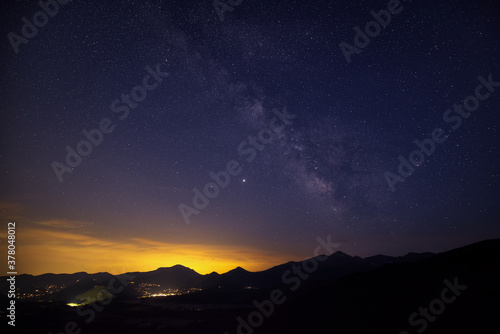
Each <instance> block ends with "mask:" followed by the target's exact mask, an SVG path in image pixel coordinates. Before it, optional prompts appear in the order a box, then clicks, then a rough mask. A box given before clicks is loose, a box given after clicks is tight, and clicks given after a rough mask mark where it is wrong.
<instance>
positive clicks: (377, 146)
mask: <svg viewBox="0 0 500 334" xmlns="http://www.w3.org/2000/svg"><path fill="white" fill-rule="evenodd" d="M49 2H50V1H49ZM62 3H64V1H62ZM232 3H233V5H230V1H226V4H224V1H220V2H219V7H218V9H216V8H215V7H214V4H213V2H212V1H210V0H202V1H190V0H187V1H180V0H179V1H177V0H176V1H159V0H149V1H148V0H144V1H131V0H119V1H94V0H92V1H68V2H67V3H66V4H64V5H63V4H59V5H58V10H57V12H56V13H54V12H55V10H54V7H52V8H51V9H50V8H49V9H48V10H49V11H51V10H52V12H51V13H52V16H51V15H45V18H46V20H45V21H44V16H43V15H38V16H36V13H37V12H38V11H40V10H41V7H40V5H38V4H37V2H36V1H15V2H13V3H11V4H8V5H6V4H3V6H4V10H2V11H0V21H1V22H2V29H3V30H2V34H3V36H4V37H3V38H2V43H1V51H0V52H1V57H2V76H1V79H0V85H1V86H0V91H1V94H2V95H1V96H2V103H1V105H0V111H1V116H0V117H1V119H0V122H1V123H0V124H1V126H2V133H1V137H0V138H1V142H0V145H1V159H0V164H1V165H0V169H1V179H0V214H1V216H2V221H4V223H2V224H4V227H3V228H2V231H0V237H1V239H0V241H1V246H2V249H4V248H5V249H6V243H5V241H6V236H7V233H6V231H7V228H6V225H7V223H6V222H7V221H12V220H13V221H16V222H17V264H18V271H19V272H20V273H22V272H24V273H30V274H41V273H46V272H54V273H69V272H77V271H88V272H97V271H109V272H112V273H121V272H125V271H137V270H140V271H146V270H154V269H156V268H158V267H168V266H172V265H175V264H182V265H185V266H188V267H190V268H193V269H194V270H196V271H198V272H200V273H209V272H211V271H214V270H215V271H218V272H225V271H228V270H230V269H232V268H234V267H236V266H242V267H244V268H246V269H248V270H253V271H256V270H263V269H266V268H268V267H271V266H273V265H276V264H280V263H283V262H287V261H290V260H302V259H304V258H308V257H312V256H313V250H314V248H315V247H316V244H317V241H316V239H317V238H318V237H321V238H323V239H325V240H326V238H327V236H328V235H330V237H331V240H332V241H334V242H336V243H339V244H340V247H339V250H341V251H343V252H345V253H348V254H351V255H358V256H369V255H374V254H379V253H383V254H387V255H404V254H406V253H407V252H410V251H414V252H423V251H433V252H439V251H444V250H448V249H450V248H454V247H460V246H463V245H466V244H469V243H473V242H476V241H480V240H483V239H489V238H498V237H499V235H500V225H499V224H498V223H499V218H498V217H499V216H500V205H499V204H500V203H499V202H500V196H499V195H500V183H499V162H500V159H499V155H498V143H499V138H498V132H497V130H498V126H499V120H500V113H499V110H500V87H499V88H496V91H495V88H494V87H495V86H494V85H490V88H489V89H488V88H487V87H484V85H483V88H481V89H480V93H481V94H482V96H485V95H487V93H490V94H489V95H488V97H487V98H484V100H481V101H480V102H479V107H478V108H477V110H474V111H471V112H470V114H465V113H462V115H460V114H459V113H458V112H457V111H453V110H452V111H450V112H449V113H447V110H448V109H450V108H451V109H453V108H454V105H455V104H462V103H463V100H464V99H465V98H466V97H467V96H469V95H474V94H475V89H476V87H477V86H478V85H479V84H481V81H480V80H479V79H478V77H480V76H482V77H483V79H484V80H486V81H488V76H490V79H489V80H490V82H491V81H492V82H499V81H500V66H499V61H498V55H499V54H500V52H499V51H500V43H499V42H500V37H499V35H498V31H500V30H499V28H500V18H499V8H498V4H497V3H496V2H495V1H484V0H479V1H471V0H470V1H462V0H459V1H430V0H422V1H402V2H401V3H400V4H399V5H398V6H399V7H398V13H397V14H391V20H390V22H389V23H387V21H386V24H385V25H386V26H385V28H381V29H380V30H381V31H380V32H379V34H378V35H375V36H374V37H370V40H369V42H368V43H365V44H367V45H363V46H362V47H359V45H361V44H363V41H362V40H360V39H359V38H358V44H359V45H358V47H356V41H355V40H354V39H355V35H356V34H357V32H356V30H355V29H354V28H355V27H359V28H360V30H361V31H362V32H363V33H366V31H365V25H366V24H367V23H368V22H370V21H374V17H373V16H372V14H370V12H371V11H375V12H379V11H380V10H387V9H388V2H387V1H354V2H351V1H344V0H342V1H320V0H318V1H292V0H288V1H284V0H277V1H261V0H243V1H232ZM221 8H222V9H221ZM218 11H219V13H218ZM222 11H223V12H222ZM49 14H50V13H49ZM34 15H35V17H34ZM23 17H25V18H26V20H27V21H29V24H32V22H33V20H34V19H35V20H38V21H37V22H38V23H39V24H40V26H41V27H38V28H36V29H37V33H36V34H34V33H33V31H32V30H30V29H29V28H25V29H24V30H25V31H24V33H28V35H29V34H30V33H31V37H29V38H26V39H24V42H19V41H20V40H22V39H23V38H24V37H23V32H22V29H23V24H25V22H24V21H23V20H22V18H23ZM221 18H222V19H221ZM11 33H13V34H11ZM9 34H10V37H9ZM33 34H34V36H32V35H33ZM370 34H372V35H373V31H372V32H370ZM14 35H15V36H17V37H15V38H17V39H13V38H14V37H13V36H14ZM361 39H362V38H361ZM13 40H14V41H17V42H15V43H17V44H15V43H14V44H15V46H14V44H13V42H12V41H13ZM364 42H366V40H365V41H364ZM341 43H346V44H348V45H350V46H351V47H352V50H354V49H355V50H357V51H356V52H352V53H351V54H350V55H349V57H346V56H345V54H344V53H343V51H342V48H341V47H340V45H341ZM347 58H350V59H349V62H348V61H347ZM151 73H155V74H154V75H152V74H151ZM146 76H148V77H146ZM146 86H147V87H149V88H148V89H145V88H144V87H146ZM136 87H138V88H136ZM497 87H498V85H497ZM490 89H491V90H490ZM135 98H137V100H135V101H134V99H135ZM127 101H128V102H127ZM120 108H121V109H120ZM283 114H287V115H289V116H288V117H289V118H285V120H283V119H282V118H283V117H284V116H283ZM445 114H446V115H447V117H449V118H451V117H455V118H454V120H453V121H451V120H448V121H445V120H444V118H443V116H444V115H445ZM277 115H281V117H282V118H280V117H279V116H277ZM458 119H459V120H458ZM103 122H104V123H103ZM459 122H460V124H458V123H459ZM273 127H274V130H271V129H273ZM436 128H440V129H443V131H444V133H445V135H447V136H448V137H447V138H446V141H444V142H443V143H435V149H434V150H433V153H432V154H429V155H424V154H423V153H422V156H423V157H424V161H423V162H421V163H417V165H418V166H416V167H415V168H414V171H413V173H412V174H411V175H409V176H408V177H405V178H402V179H404V182H397V183H396V184H395V185H394V191H392V190H391V188H390V186H389V182H388V180H387V172H390V173H393V174H392V175H397V176H398V177H400V178H401V176H400V175H399V174H398V165H399V164H400V161H401V160H399V158H398V157H399V156H402V157H403V158H404V159H406V160H408V159H410V154H411V152H412V151H414V150H416V149H417V150H418V149H419V148H418V147H417V146H416V144H415V143H413V141H414V140H415V139H417V140H420V141H423V140H425V139H426V138H432V132H433V130H434V129H436ZM454 128H456V129H454ZM93 129H101V130H97V131H95V132H92V130H93ZM102 129H104V130H102ZM83 131H87V132H89V133H94V137H93V138H94V139H93V140H94V141H95V142H96V143H98V145H93V144H89V145H90V147H91V148H89V146H87V145H86V144H85V143H84V144H82V145H80V150H81V151H82V152H84V153H85V154H87V155H86V156H83V155H82V156H81V157H80V158H81V161H79V162H78V163H77V162H75V161H76V160H75V159H76V158H72V159H73V160H71V159H70V163H73V165H74V167H71V166H68V162H67V161H66V158H67V154H68V150H67V147H70V150H75V152H76V150H77V149H78V148H77V147H78V144H79V143H80V142H81V141H82V140H86V141H87V143H88V142H89V139H87V137H86V136H85V134H84V133H83ZM104 131H106V132H107V133H105V132H104ZM99 134H100V135H99ZM100 136H102V138H100ZM259 136H260V137H259ZM252 138H253V139H252ZM255 138H257V140H260V141H258V142H256V141H255V140H256V139H255ZM252 141H253V143H254V144H252ZM90 149H91V152H90V153H88V152H89V150H90ZM245 150H246V151H245ZM243 151H245V152H246V153H243ZM250 152H253V153H250ZM242 153H243V154H242ZM416 156H417V158H418V154H417V155H416ZM251 157H252V158H251ZM250 158H251V159H250ZM417 160H418V159H417ZM71 161H72V162H71ZM230 162H232V163H233V165H232V168H233V169H231V171H233V172H234V171H235V170H237V171H238V173H236V172H234V173H233V174H235V175H230V174H227V175H229V184H227V185H225V186H224V187H218V186H217V185H216V184H215V183H212V184H210V182H213V179H212V178H211V176H210V175H209V173H210V172H213V173H218V172H221V171H226V169H227V165H228V163H230ZM234 163H237V165H234ZM54 164H55V165H57V166H59V167H58V168H59V173H60V175H59V177H58V175H57V172H56V170H57V168H56V169H55V168H54ZM235 166H236V167H235ZM61 171H64V173H62V172H61ZM61 173H62V174H61ZM224 173H227V172H223V173H222V174H224ZM219 181H220V180H219ZM220 182H222V181H220ZM205 185H207V187H206V190H207V191H208V192H209V194H210V196H212V195H213V194H216V195H215V196H212V197H213V198H210V199H208V198H207V202H208V204H206V203H205V204H206V205H203V203H201V204H200V203H198V207H199V208H200V207H201V206H205V207H203V208H201V209H199V208H198V209H197V208H195V206H194V204H193V197H194V196H195V194H196V192H195V190H194V189H197V190H199V191H200V192H203V191H204V187H205ZM214 185H215V187H214ZM216 188H217V189H216ZM182 204H184V205H185V206H184V208H186V207H190V208H191V209H189V210H192V211H189V212H191V213H192V214H190V215H189V224H187V223H186V219H184V217H183V214H182V212H181V211H182V210H181V209H180V208H179V205H181V206H182ZM200 205H201V206H200ZM193 212H196V213H193ZM2 261H4V262H5V259H2ZM2 265H3V262H2Z"/></svg>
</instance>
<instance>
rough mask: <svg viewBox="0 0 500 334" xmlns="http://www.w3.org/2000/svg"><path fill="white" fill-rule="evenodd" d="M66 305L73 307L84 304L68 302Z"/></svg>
mask: <svg viewBox="0 0 500 334" xmlns="http://www.w3.org/2000/svg"><path fill="white" fill-rule="evenodd" d="M66 305H68V306H71V307H78V306H82V305H83V304H75V303H68V304H66Z"/></svg>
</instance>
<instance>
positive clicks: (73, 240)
mask: <svg viewBox="0 0 500 334" xmlns="http://www.w3.org/2000/svg"><path fill="white" fill-rule="evenodd" d="M20 235H21V234H20ZM18 246H19V247H18V258H19V259H23V261H22V262H21V261H20V262H19V264H18V272H24V273H29V274H33V275H40V274H44V273H74V272H79V271H86V272H89V273H95V272H110V273H112V274H121V273H125V272H131V271H151V270H156V269H157V268H159V267H171V266H173V265H176V264H181V265H183V266H186V267H189V268H191V269H193V270H195V271H196V272H198V273H200V274H208V273H210V272H212V271H216V272H218V273H224V272H227V271H229V270H231V269H234V268H236V267H237V266H241V267H243V268H245V269H247V270H249V271H259V270H264V269H267V268H269V267H271V266H273V265H277V264H279V263H283V262H286V261H288V259H287V257H286V256H285V255H281V256H278V255H275V254H272V253H266V252H263V251H260V250H256V249H251V248H249V247H244V246H226V245H213V244H185V243H183V244H181V243H179V244H175V243H165V242H160V241H155V240H151V239H147V238H141V237H136V238H126V239H125V238H124V239H120V240H113V239H108V238H103V237H96V236H94V235H91V234H83V233H82V232H79V231H75V229H57V230H56V229H54V228H51V227H47V228H46V227H34V228H28V229H25V230H23V231H22V245H18Z"/></svg>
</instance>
